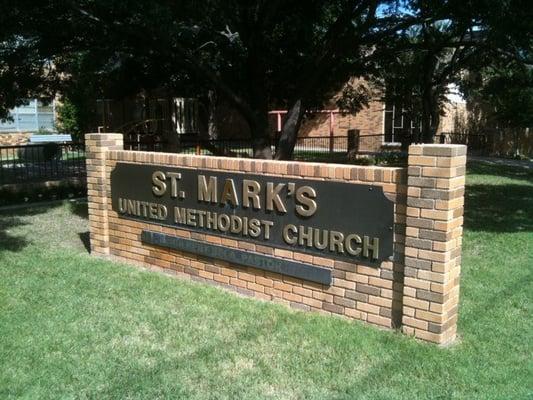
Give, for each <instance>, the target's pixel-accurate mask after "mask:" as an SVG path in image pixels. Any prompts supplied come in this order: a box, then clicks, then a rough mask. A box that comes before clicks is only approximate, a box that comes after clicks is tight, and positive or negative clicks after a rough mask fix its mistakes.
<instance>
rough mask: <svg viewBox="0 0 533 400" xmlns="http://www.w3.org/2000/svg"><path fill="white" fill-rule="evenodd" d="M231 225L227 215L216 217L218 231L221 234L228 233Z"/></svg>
mask: <svg viewBox="0 0 533 400" xmlns="http://www.w3.org/2000/svg"><path fill="white" fill-rule="evenodd" d="M230 225H231V221H230V218H229V216H228V215H226V214H220V215H219V216H218V229H220V230H221V231H222V232H227V231H229V228H230Z"/></svg>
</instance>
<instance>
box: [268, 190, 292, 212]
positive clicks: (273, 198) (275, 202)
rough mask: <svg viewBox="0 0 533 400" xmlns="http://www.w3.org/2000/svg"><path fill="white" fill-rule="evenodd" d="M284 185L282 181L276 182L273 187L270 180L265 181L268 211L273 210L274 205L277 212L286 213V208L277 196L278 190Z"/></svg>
mask: <svg viewBox="0 0 533 400" xmlns="http://www.w3.org/2000/svg"><path fill="white" fill-rule="evenodd" d="M284 187H285V184H284V183H278V184H277V185H276V186H275V187H274V184H273V183H272V182H267V187H266V206H265V208H266V209H267V210H268V211H274V206H276V210H277V211H278V212H282V213H286V212H287V209H286V208H285V205H284V204H283V201H281V197H279V192H281V190H282V189H283V188H284Z"/></svg>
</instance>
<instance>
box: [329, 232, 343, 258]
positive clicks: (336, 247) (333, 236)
mask: <svg viewBox="0 0 533 400" xmlns="http://www.w3.org/2000/svg"><path fill="white" fill-rule="evenodd" d="M329 250H330V251H336V252H338V253H341V254H342V253H344V234H342V233H341V232H337V231H331V232H330V237H329Z"/></svg>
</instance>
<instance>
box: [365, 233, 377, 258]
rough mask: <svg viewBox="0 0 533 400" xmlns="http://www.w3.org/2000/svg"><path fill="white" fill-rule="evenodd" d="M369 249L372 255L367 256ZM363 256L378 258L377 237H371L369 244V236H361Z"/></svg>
mask: <svg viewBox="0 0 533 400" xmlns="http://www.w3.org/2000/svg"><path fill="white" fill-rule="evenodd" d="M369 251H372V257H370V256H369V254H368V252H369ZM363 257H366V258H373V259H374V260H377V259H378V258H379V238H376V237H375V238H372V244H370V238H369V237H368V236H364V237H363Z"/></svg>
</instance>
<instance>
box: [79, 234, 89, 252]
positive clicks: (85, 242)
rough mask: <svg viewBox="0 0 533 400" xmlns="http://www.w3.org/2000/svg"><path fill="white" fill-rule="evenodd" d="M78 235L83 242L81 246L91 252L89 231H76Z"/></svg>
mask: <svg viewBox="0 0 533 400" xmlns="http://www.w3.org/2000/svg"><path fill="white" fill-rule="evenodd" d="M78 236H79V237H80V241H81V242H82V243H83V246H84V247H85V250H87V253H90V252H91V238H90V232H89V231H87V232H80V233H78Z"/></svg>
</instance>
